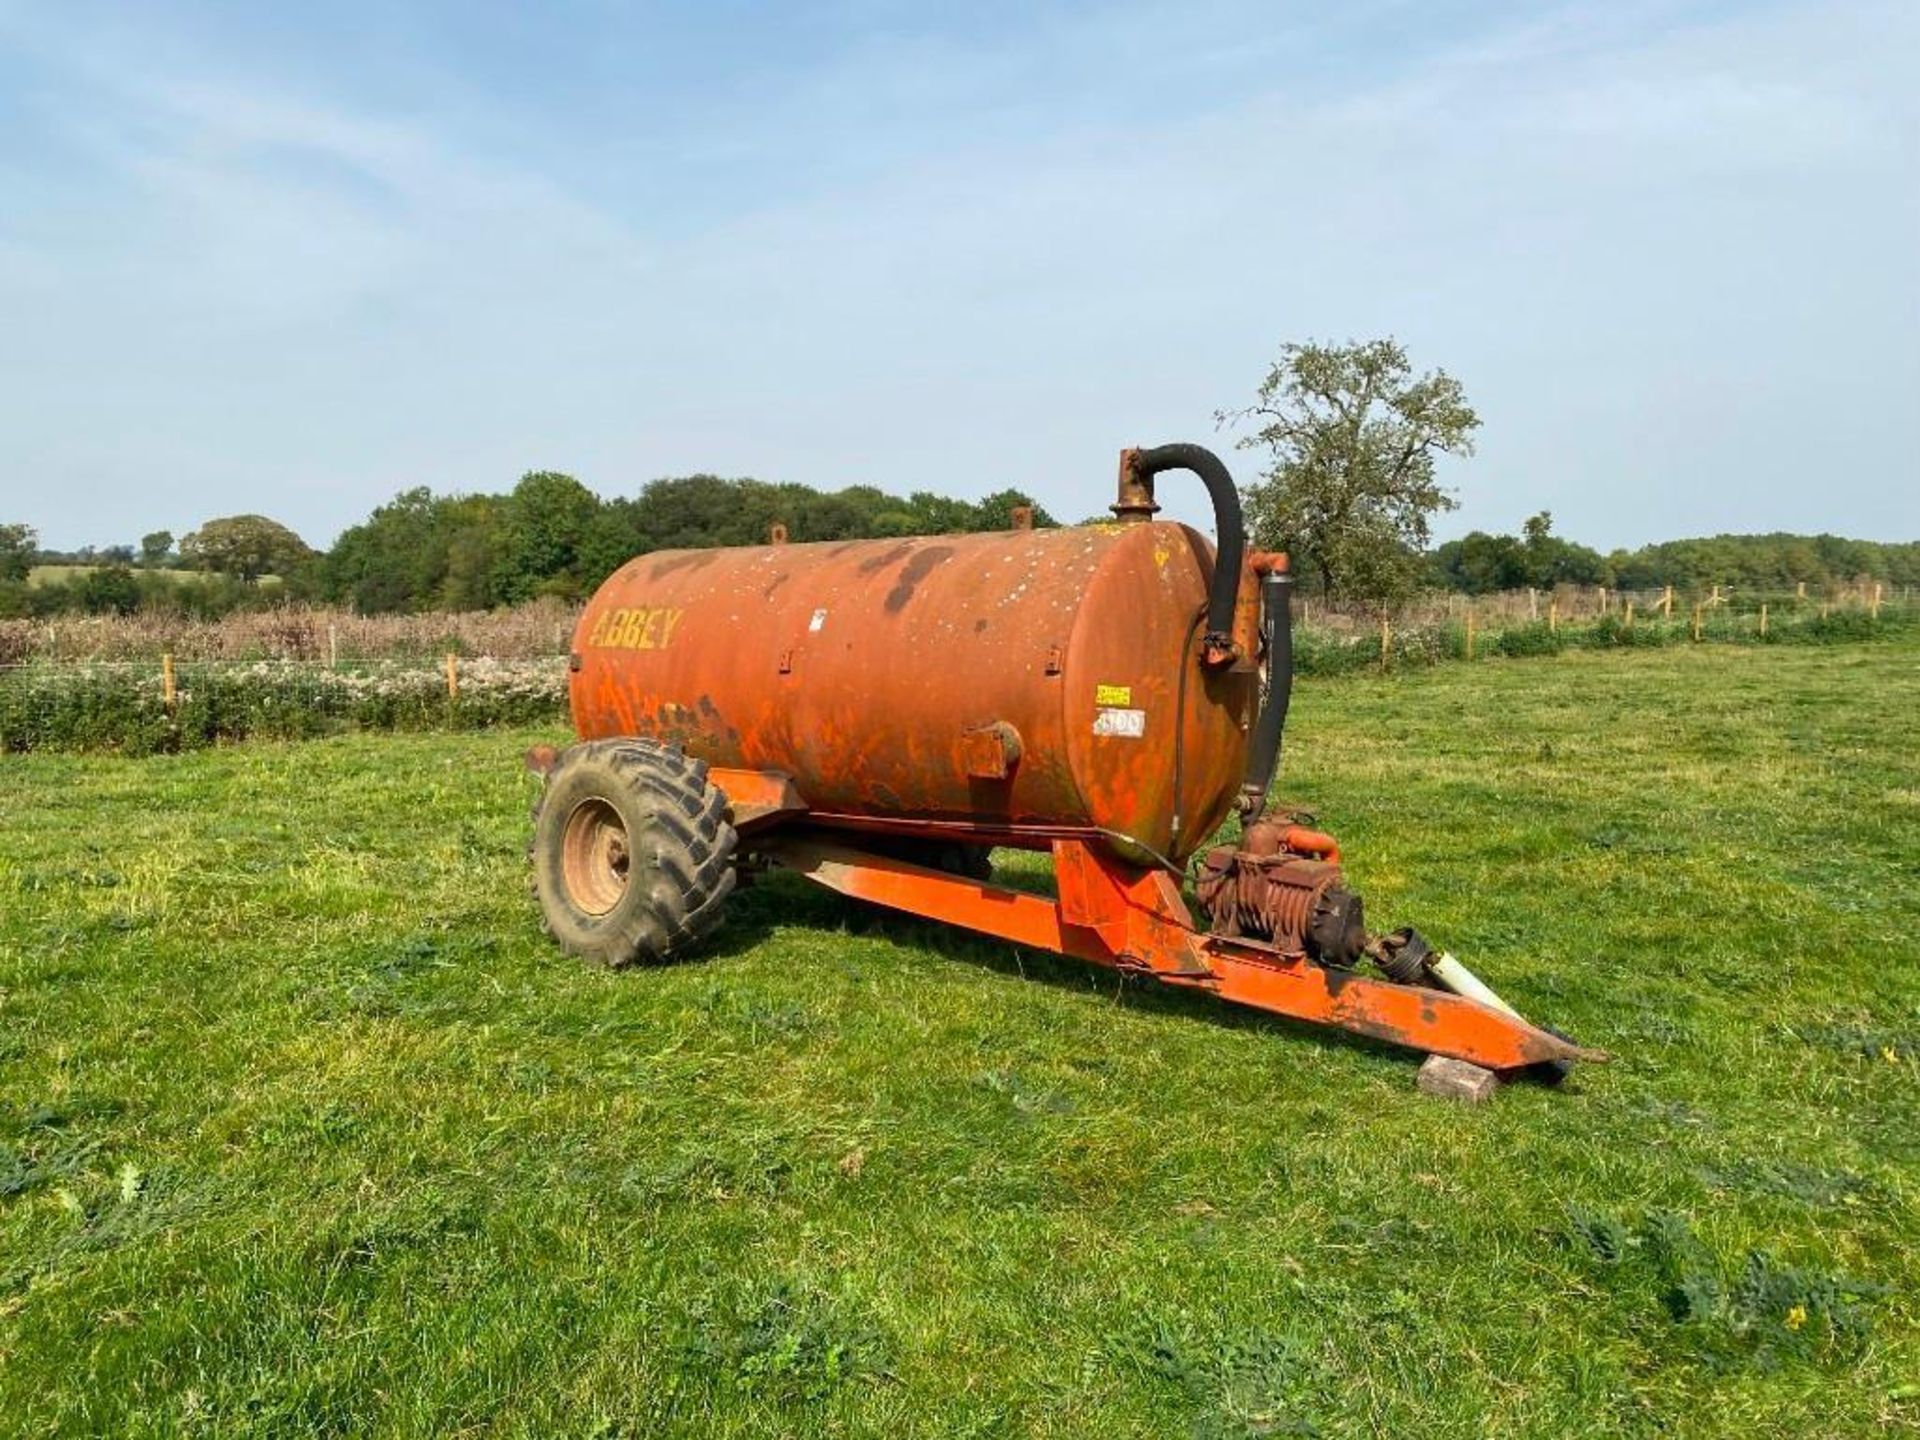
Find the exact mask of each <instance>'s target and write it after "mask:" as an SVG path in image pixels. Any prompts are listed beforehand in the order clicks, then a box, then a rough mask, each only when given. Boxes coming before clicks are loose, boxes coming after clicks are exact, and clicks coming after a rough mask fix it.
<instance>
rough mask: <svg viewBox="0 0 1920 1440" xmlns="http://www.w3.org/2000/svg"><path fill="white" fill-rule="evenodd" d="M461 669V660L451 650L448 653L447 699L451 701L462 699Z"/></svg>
mask: <svg viewBox="0 0 1920 1440" xmlns="http://www.w3.org/2000/svg"><path fill="white" fill-rule="evenodd" d="M459 667H460V661H459V658H458V657H457V656H455V655H454V653H453V652H452V651H451V650H449V651H448V652H447V698H448V699H449V700H458V699H459V698H460V668H459Z"/></svg>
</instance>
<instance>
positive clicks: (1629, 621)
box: [1620, 596, 1633, 630]
mask: <svg viewBox="0 0 1920 1440" xmlns="http://www.w3.org/2000/svg"><path fill="white" fill-rule="evenodd" d="M1620 624H1621V628H1623V629H1626V630H1631V629H1633V597H1632V596H1628V597H1627V608H1626V611H1625V613H1624V614H1622V615H1621V617H1620Z"/></svg>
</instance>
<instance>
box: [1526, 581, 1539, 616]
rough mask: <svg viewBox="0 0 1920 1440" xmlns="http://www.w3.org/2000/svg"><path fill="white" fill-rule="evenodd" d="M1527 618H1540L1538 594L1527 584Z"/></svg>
mask: <svg viewBox="0 0 1920 1440" xmlns="http://www.w3.org/2000/svg"><path fill="white" fill-rule="evenodd" d="M1527 618H1528V619H1529V620H1538V619H1539V618H1540V594H1539V592H1538V591H1537V590H1535V589H1534V588H1533V587H1532V586H1531V585H1529V586H1527Z"/></svg>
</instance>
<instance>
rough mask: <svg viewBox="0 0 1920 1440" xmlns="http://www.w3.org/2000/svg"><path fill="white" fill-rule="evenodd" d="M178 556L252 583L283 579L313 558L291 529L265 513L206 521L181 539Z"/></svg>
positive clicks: (309, 550)
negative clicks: (265, 577)
mask: <svg viewBox="0 0 1920 1440" xmlns="http://www.w3.org/2000/svg"><path fill="white" fill-rule="evenodd" d="M180 558H181V559H182V560H184V561H186V562H187V563H188V564H189V565H192V566H195V567H197V568H199V569H202V570H213V571H217V572H218V573H220V574H222V575H233V576H237V577H238V578H240V579H242V580H244V581H246V582H247V583H248V584H252V583H253V582H254V581H256V580H258V579H259V578H260V577H261V576H262V575H279V576H280V577H281V578H282V579H283V580H284V579H286V578H287V577H289V576H290V575H292V574H293V572H295V571H297V570H300V569H302V568H304V567H305V566H306V565H308V564H309V563H310V562H312V561H313V559H314V558H315V556H314V552H313V551H312V550H311V549H309V548H308V547H307V542H306V541H304V540H302V539H301V538H300V537H299V536H298V535H296V534H294V533H293V531H291V530H289V529H288V528H287V527H286V526H284V525H282V524H281V523H280V522H279V521H278V520H269V519H268V518H267V517H266V516H264V515H228V516H225V517H224V518H222V519H219V520H209V521H207V523H206V524H204V525H202V526H201V527H200V528H199V529H198V530H196V531H194V532H193V533H192V534H191V535H188V536H186V537H185V538H184V539H182V540H181V542H180Z"/></svg>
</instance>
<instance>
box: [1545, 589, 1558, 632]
mask: <svg viewBox="0 0 1920 1440" xmlns="http://www.w3.org/2000/svg"><path fill="white" fill-rule="evenodd" d="M1547 631H1548V633H1549V634H1553V635H1558V634H1559V633H1560V597H1559V596H1557V595H1556V596H1554V598H1553V599H1551V600H1549V601H1547Z"/></svg>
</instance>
